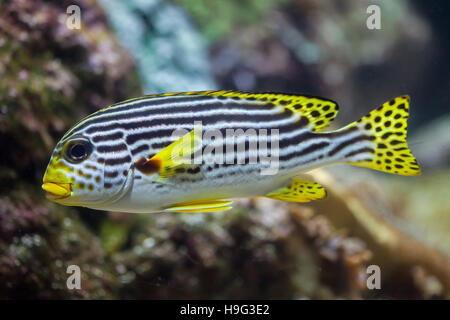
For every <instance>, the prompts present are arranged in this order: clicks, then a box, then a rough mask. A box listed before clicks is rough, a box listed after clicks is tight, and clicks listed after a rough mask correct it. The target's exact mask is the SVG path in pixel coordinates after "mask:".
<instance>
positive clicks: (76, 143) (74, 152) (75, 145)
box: [64, 138, 92, 163]
mask: <svg viewBox="0 0 450 320" xmlns="http://www.w3.org/2000/svg"><path fill="white" fill-rule="evenodd" d="M91 153H92V145H91V143H90V142H89V140H87V139H85V138H77V139H73V140H70V141H69V142H68V143H67V144H66V146H65V151H64V157H65V158H66V160H67V161H69V162H72V163H80V162H81V161H83V160H85V159H87V158H88V157H89V155H90V154H91Z"/></svg>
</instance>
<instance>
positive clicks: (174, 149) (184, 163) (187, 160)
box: [135, 129, 202, 182]
mask: <svg viewBox="0 0 450 320" xmlns="http://www.w3.org/2000/svg"><path fill="white" fill-rule="evenodd" d="M201 146H202V143H201V129H200V130H195V129H194V130H192V131H190V132H189V133H187V134H186V135H184V136H183V137H181V138H180V139H178V140H176V141H175V142H173V143H171V144H170V145H168V146H167V147H165V148H164V149H163V150H161V151H160V152H158V153H157V154H155V155H154V156H153V157H152V158H151V159H149V160H145V159H139V160H137V161H136V163H135V167H136V169H137V170H139V171H141V172H142V173H145V174H151V173H155V172H158V173H159V178H158V181H160V182H161V181H164V180H166V179H167V178H169V177H172V176H174V175H175V174H176V173H177V172H178V171H180V169H183V168H187V167H191V166H195V164H194V161H193V159H192V157H191V156H192V155H193V154H194V152H195V151H197V150H198V149H199V148H201ZM182 171H184V170H182Z"/></svg>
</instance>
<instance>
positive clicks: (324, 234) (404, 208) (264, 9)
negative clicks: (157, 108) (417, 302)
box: [0, 0, 450, 299]
mask: <svg viewBox="0 0 450 320" xmlns="http://www.w3.org/2000/svg"><path fill="white" fill-rule="evenodd" d="M72 4H75V5H77V6H79V8H80V13H81V25H80V29H69V28H68V27H67V24H66V22H67V19H68V14H67V8H68V7H69V6H70V5H72ZM373 4H376V5H378V6H379V8H380V10H381V11H380V12H381V29H374V30H370V29H369V28H368V27H367V25H366V20H367V19H368V18H369V16H370V15H371V14H369V13H367V11H366V10H367V8H368V7H369V6H370V5H373ZM448 12H450V3H449V2H448V1H444V0H435V1H432V2H429V1H419V0H415V1H406V0H397V1H389V0H384V1H376V0H371V1H350V0H345V1H344V0H343V1H331V0H330V1H312V0H278V1H277V0H227V1H224V0H189V1H188V0H147V1H146V0H129V1H121V0H79V1H65V0H64V1H56V0H55V1H50V0H34V1H25V0H9V1H6V0H0V144H1V155H0V298H2V299H17V298H22V299H134V298H140V299H165V298H171V299H181V298H185V299H186V298H187V299H200V298H208V299H230V298H234V299H237V298H262V299H266V298H267V299H393V298H400V299H445V298H449V297H450V263H449V262H450V260H449V255H450V232H449V231H450V197H449V191H450V166H449V164H450V135H449V131H448V127H449V126H450V111H449V110H450V109H449V106H450V68H448V60H449V57H450V41H449V40H450V19H449V14H448ZM210 89H235V90H243V91H260V92H262V91H273V92H287V93H305V94H311V95H319V96H323V97H327V98H330V99H333V100H335V101H338V103H339V104H340V107H341V108H340V110H341V111H340V113H339V115H338V117H337V120H336V121H335V122H336V123H335V124H334V126H335V128H337V127H340V126H342V125H344V124H347V123H349V122H351V121H355V120H357V119H359V118H360V117H361V116H363V115H365V114H366V113H368V112H369V111H370V110H371V109H373V108H375V107H377V106H379V105H380V104H382V103H384V102H385V101H388V100H390V99H392V98H393V97H396V96H399V95H403V94H409V95H410V96H411V117H410V121H409V127H408V132H409V136H408V141H409V144H410V147H411V149H412V150H413V153H414V154H415V155H416V157H417V159H418V162H419V163H420V164H421V167H422V169H423V174H422V175H421V176H418V177H401V176H392V175H388V174H384V173H380V172H373V171H370V170H367V169H363V168H355V167H350V166H336V167H331V168H326V169H320V170H315V171H314V172H312V173H311V176H312V177H313V178H314V179H315V180H316V181H318V182H320V183H322V184H323V185H324V186H325V187H326V189H327V190H328V194H329V196H328V198H327V199H326V200H323V201H317V202H312V203H310V204H305V205H299V204H287V203H282V202H280V201H275V200H269V199H262V198H257V199H248V200H240V201H238V205H237V206H236V207H235V209H233V210H232V211H228V212H224V213H209V214H202V213H198V214H148V215H144V214H123V213H122V214H121V213H115V212H103V211H94V210H89V209H83V208H75V207H63V206H58V205H56V204H53V203H51V202H49V201H48V200H46V199H45V196H44V192H43V191H42V190H41V183H42V176H43V173H44V171H45V168H46V166H47V163H48V160H49V158H50V154H51V152H52V150H53V148H54V146H55V144H56V142H57V141H58V140H59V139H60V138H61V137H62V135H63V134H64V132H65V131H66V130H68V129H69V128H70V127H71V126H72V125H74V123H75V122H76V121H77V120H79V119H81V118H82V117H84V116H86V115H88V114H90V113H92V112H94V111H96V110H98V109H99V108H101V107H104V106H107V105H109V104H112V103H115V102H118V101H121V100H124V99H127V98H131V97H136V96H139V95H142V94H150V93H160V92H173V91H193V90H210ZM72 264H75V265H78V266H79V267H80V268H81V272H82V273H81V274H82V280H81V289H80V290H69V289H67V287H66V280H67V277H68V276H69V275H68V274H67V273H66V269H67V266H68V265H72ZM370 265H377V266H379V267H380V270H381V289H375V290H370V289H368V288H367V285H366V279H367V277H368V276H370V273H369V274H368V273H367V267H368V266H370Z"/></svg>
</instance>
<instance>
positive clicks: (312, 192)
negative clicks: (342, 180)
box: [265, 178, 327, 202]
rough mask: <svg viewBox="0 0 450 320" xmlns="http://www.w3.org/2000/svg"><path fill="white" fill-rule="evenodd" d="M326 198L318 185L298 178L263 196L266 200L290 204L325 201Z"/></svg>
mask: <svg viewBox="0 0 450 320" xmlns="http://www.w3.org/2000/svg"><path fill="white" fill-rule="evenodd" d="M326 196H327V193H326V191H325V189H324V188H323V187H322V186H321V185H320V184H318V183H316V182H311V181H307V180H303V179H300V178H293V179H292V182H291V184H289V185H288V186H286V187H283V188H280V189H277V190H275V191H272V192H270V193H268V194H266V195H265V197H267V198H271V199H277V200H283V201H290V202H309V201H312V200H321V199H325V198H326Z"/></svg>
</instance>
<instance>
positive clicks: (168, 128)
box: [42, 91, 420, 212]
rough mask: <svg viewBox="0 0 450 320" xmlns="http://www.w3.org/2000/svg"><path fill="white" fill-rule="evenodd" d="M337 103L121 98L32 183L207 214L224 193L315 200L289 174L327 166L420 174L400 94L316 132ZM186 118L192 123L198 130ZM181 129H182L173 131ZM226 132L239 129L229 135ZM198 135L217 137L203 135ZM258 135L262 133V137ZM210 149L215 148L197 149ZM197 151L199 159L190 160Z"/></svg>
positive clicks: (52, 190)
mask: <svg viewBox="0 0 450 320" xmlns="http://www.w3.org/2000/svg"><path fill="white" fill-rule="evenodd" d="M338 109H339V108H338V105H337V103H336V102H334V101H332V100H329V99H324V98H319V97H313V96H307V95H288V94H275V93H258V94H256V93H243V92H234V91H201V92H184V93H170V94H156V95H149V96H145V97H141V98H136V99H131V100H127V101H124V102H121V103H117V104H114V105H112V106H110V107H108V108H105V109H101V110H99V111H97V112H95V113H94V114H92V115H90V116H88V117H86V118H85V119H83V120H81V121H80V122H79V123H77V124H76V125H75V126H74V127H73V128H71V129H70V130H69V131H68V132H67V133H66V134H65V135H64V136H63V137H62V139H61V140H60V141H59V143H58V144H57V145H56V147H55V149H54V151H53V154H52V156H51V159H50V163H49V165H48V167H47V170H46V172H45V175H44V178H43V185H42V188H43V189H44V190H46V191H47V198H48V199H50V200H52V201H55V202H57V203H59V204H63V205H71V206H84V207H89V208H94V209H101V210H114V211H122V212H160V211H178V212H197V211H203V212H210V211H221V210H227V209H229V208H231V199H233V198H240V197H252V196H265V197H269V198H272V199H279V200H284V201H294V202H308V201H311V200H318V199H323V198H325V197H326V192H325V190H324V188H323V187H322V186H321V185H319V184H317V183H315V182H312V181H307V180H303V179H301V178H299V177H296V176H297V175H298V174H299V173H302V172H306V171H308V170H311V169H313V168H317V167H322V166H325V165H330V164H337V163H347V164H352V165H357V166H362V167H367V168H371V169H375V170H380V171H384V172H389V173H393V174H400V175H417V174H419V173H420V169H419V165H418V164H417V162H416V160H415V159H414V157H413V156H412V154H411V152H410V150H409V149H408V145H407V142H406V128H407V120H408V115H409V97H408V96H401V97H397V98H395V99H393V100H391V101H389V102H386V103H384V104H383V105H382V106H380V107H379V108H377V109H375V110H374V111H372V112H371V113H370V114H368V115H367V116H365V117H363V118H362V119H361V120H359V121H356V122H354V123H351V124H349V125H347V126H346V127H344V128H341V129H339V130H336V131H329V132H324V131H323V130H324V129H325V128H326V127H327V126H328V125H329V124H330V122H331V121H332V120H333V119H334V118H335V116H336V114H337V112H338ZM196 122H197V123H201V132H200V133H198V132H197V131H198V130H197V131H196V126H195V123H196ZM181 129H182V130H184V134H183V135H178V136H176V135H174V132H175V131H177V130H178V131H180V130H181ZM233 130H235V131H234V132H235V133H236V132H238V131H239V130H241V131H240V132H242V131H243V132H244V133H248V134H244V136H243V137H242V136H237V135H236V136H235V137H233V136H232V139H229V137H228V136H227V134H228V133H229V132H233ZM264 130H265V131H264ZM196 132H197V133H196ZM207 132H214V133H215V134H222V135H223V137H225V138H224V139H222V140H220V139H213V137H209V138H208V137H206V133H207ZM254 132H256V133H257V134H256V135H253V134H250V133H254ZM263 132H267V133H268V134H267V135H266V136H265V137H264V135H263V134H262V133H263ZM273 132H275V133H276V135H271V134H270V133H273ZM259 133H261V134H259ZM239 139H240V140H239ZM264 139H265V142H266V143H267V150H266V151H268V153H267V155H268V156H269V157H271V158H270V159H275V160H276V164H277V167H276V171H275V174H262V170H263V169H267V168H268V166H270V165H271V163H268V162H267V161H263V160H264V159H266V160H267V158H264V157H263V156H262V155H261V154H259V153H258V152H257V151H258V150H254V149H252V148H249V146H250V145H252V143H255V144H254V145H256V146H261V145H263V144H262V142H263V141H262V140H264ZM242 142H243V144H242ZM239 145H241V146H242V145H244V148H240V147H239ZM254 145H253V146H254ZM211 146H213V147H214V148H219V147H222V150H225V152H224V153H223V154H222V155H220V153H219V152H217V153H216V152H214V153H207V152H206V151H207V150H211V149H212V148H211ZM227 148H228V149H227ZM214 150H220V149H214ZM230 152H231V157H229V158H226V157H227V156H230ZM198 154H206V156H204V157H203V158H200V160H199V161H197V160H198V157H196V155H198ZM252 159H253V161H251V160H252ZM255 159H256V161H255ZM189 160H190V161H189ZM192 160H193V161H192ZM230 160H231V161H230Z"/></svg>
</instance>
